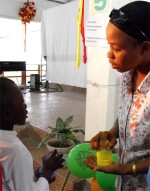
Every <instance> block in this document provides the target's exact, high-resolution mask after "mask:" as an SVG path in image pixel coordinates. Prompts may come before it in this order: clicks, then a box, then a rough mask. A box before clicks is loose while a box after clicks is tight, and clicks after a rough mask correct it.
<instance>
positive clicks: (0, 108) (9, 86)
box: [0, 77, 27, 130]
mask: <svg viewBox="0 0 150 191" xmlns="http://www.w3.org/2000/svg"><path fill="white" fill-rule="evenodd" d="M26 115H27V110H26V104H25V103H24V99H23V96H22V93H21V91H20V89H19V88H18V86H17V85H16V84H15V83H14V82H13V81H12V80H10V79H7V78H4V77H0V129H2V130H12V129H13V126H14V125H15V124H17V125H23V124H24V123H25V120H26V117H27V116H26Z"/></svg>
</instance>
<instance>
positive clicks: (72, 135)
mask: <svg viewBox="0 0 150 191" xmlns="http://www.w3.org/2000/svg"><path fill="white" fill-rule="evenodd" d="M65 137H66V139H70V140H72V139H75V135H74V134H69V133H68V134H65Z"/></svg>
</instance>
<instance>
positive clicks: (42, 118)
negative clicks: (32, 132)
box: [23, 87, 86, 130]
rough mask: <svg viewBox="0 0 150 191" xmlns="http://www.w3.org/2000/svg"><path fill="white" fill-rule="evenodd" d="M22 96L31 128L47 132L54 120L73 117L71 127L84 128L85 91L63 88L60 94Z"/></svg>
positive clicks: (31, 93)
mask: <svg viewBox="0 0 150 191" xmlns="http://www.w3.org/2000/svg"><path fill="white" fill-rule="evenodd" d="M23 95H24V99H25V102H26V104H27V109H28V119H27V121H29V122H30V123H31V124H32V125H33V126H35V127H38V128H41V129H43V130H48V129H47V127H48V126H55V123H56V119H57V118H58V117H61V118H62V119H64V120H65V119H66V118H67V117H69V116H70V115H73V116H74V119H73V123H72V125H74V126H80V127H81V128H83V129H84V128H85V107H86V91H85V89H82V88H68V87H64V88H63V91H62V92H48V93H40V92H28V91H27V93H26V94H23Z"/></svg>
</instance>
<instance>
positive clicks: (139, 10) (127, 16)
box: [110, 1, 150, 42]
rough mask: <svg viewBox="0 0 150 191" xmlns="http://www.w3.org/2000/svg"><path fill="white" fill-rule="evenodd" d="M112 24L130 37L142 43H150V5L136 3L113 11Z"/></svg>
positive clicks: (142, 2) (140, 2) (111, 15)
mask: <svg viewBox="0 0 150 191" xmlns="http://www.w3.org/2000/svg"><path fill="white" fill-rule="evenodd" d="M110 22H111V23H112V24H114V25H115V26H116V27H118V28H119V29H120V30H122V31H123V32H125V33H126V34H128V35H129V36H131V37H133V38H134V39H137V40H139V41H141V42H143V41H150V3H149V2H147V1H134V2H131V3H128V4H126V5H125V6H123V7H121V8H120V9H119V10H118V9H113V10H112V12H111V14H110Z"/></svg>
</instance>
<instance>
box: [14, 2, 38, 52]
mask: <svg viewBox="0 0 150 191" xmlns="http://www.w3.org/2000/svg"><path fill="white" fill-rule="evenodd" d="M34 5H35V3H34V2H29V0H27V2H25V3H24V5H23V7H22V8H20V10H19V13H18V15H19V17H20V19H21V22H22V24H24V27H25V39H24V50H25V51H26V32H27V23H30V21H32V20H33V19H34V17H35V15H36V8H35V7H34Z"/></svg>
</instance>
